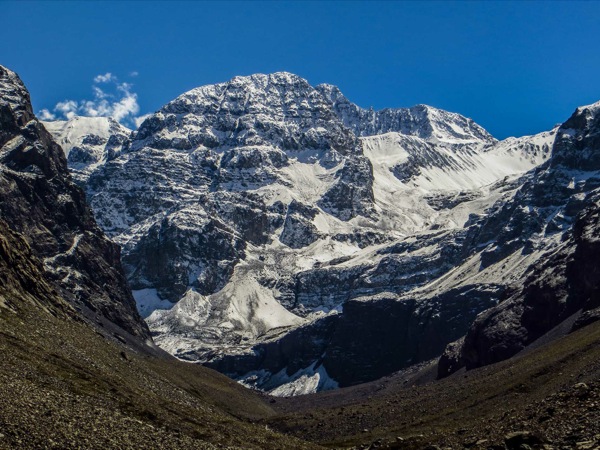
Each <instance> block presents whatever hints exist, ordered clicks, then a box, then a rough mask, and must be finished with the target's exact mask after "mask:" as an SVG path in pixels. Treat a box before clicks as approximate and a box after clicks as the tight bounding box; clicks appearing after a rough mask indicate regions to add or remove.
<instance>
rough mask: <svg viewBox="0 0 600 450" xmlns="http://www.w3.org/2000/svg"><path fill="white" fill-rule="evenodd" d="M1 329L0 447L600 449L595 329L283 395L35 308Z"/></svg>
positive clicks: (4, 315)
mask: <svg viewBox="0 0 600 450" xmlns="http://www.w3.org/2000/svg"><path fill="white" fill-rule="evenodd" d="M0 325H1V326H0V330H2V331H0V351H1V354H2V359H1V362H0V448H1V449H13V448H35V449H39V448H124V449H125V448H131V449H135V448H173V449H179V448H182V449H183V448H215V447H220V448H223V447H229V448H278V449H287V448H290V449H291V448H319V447H328V448H352V447H357V448H406V449H413V448H414V449H418V448H427V447H428V446H429V448H433V449H434V448H436V447H432V445H437V446H439V448H453V449H454V448H485V449H487V448H505V447H504V446H503V445H504V444H503V442H504V440H505V438H506V437H507V435H509V434H510V433H515V432H529V433H531V434H532V435H533V436H532V435H527V434H517V435H514V436H513V441H514V442H517V441H519V440H520V441H522V442H530V443H533V444H535V443H536V442H537V448H548V449H570V448H579V449H592V448H598V445H600V345H599V344H600V323H596V324H592V325H590V326H588V327H586V328H584V329H581V330H579V331H578V332H576V333H573V334H571V335H568V336H566V337H563V338H560V339H558V340H557V341H554V342H551V343H550V344H546V345H543V346H541V347H540V348H538V349H535V350H533V351H530V352H528V353H527V354H523V355H519V356H517V357H515V358H513V359H512V360H509V361H505V362H503V363H499V364H496V365H492V366H488V367H485V368H482V369H478V370H474V371H471V372H461V373H457V374H455V375H453V376H451V377H449V378H447V379H445V380H442V381H436V382H433V381H432V379H433V378H434V377H433V373H434V372H433V369H434V364H433V363H431V364H423V365H422V366H420V367H418V368H413V369H412V370H408V371H405V372H401V373H397V374H395V375H392V376H390V377H387V378H384V379H382V380H379V381H376V382H372V383H368V384H364V385H359V386H355V387H351V388H346V389H341V390H338V391H330V392H323V393H319V394H314V395H308V396H301V397H295V398H288V399H282V398H276V399H275V398H268V397H266V396H262V395H259V394H255V393H254V392H252V391H248V390H245V389H243V388H242V387H241V386H239V385H237V384H236V383H233V382H231V381H230V380H228V379H226V378H225V377H223V376H222V375H220V374H218V373H216V372H213V371H211V370H207V369H205V368H203V367H200V366H197V365H192V364H186V363H181V362H178V361H175V360H173V359H171V358H169V357H165V358H164V359H162V358H158V357H154V356H152V357H151V356H142V355H139V354H136V353H134V352H130V351H128V350H123V349H122V348H121V347H120V346H119V345H117V344H116V343H113V342H109V341H107V340H106V338H105V337H102V336H101V335H100V334H99V333H97V332H94V331H93V330H91V329H90V328H89V327H88V326H86V325H84V324H81V323H77V322H72V321H70V320H64V319H59V318H55V317H52V316H50V315H48V314H45V313H44V314H40V313H39V312H38V311H37V308H34V307H26V308H24V310H23V311H22V312H20V313H19V315H16V314H14V313H12V312H10V311H8V310H5V309H2V310H0ZM528 440H529V441H528ZM513 441H511V442H513ZM542 443H543V444H542ZM511 445H512V444H511ZM543 445H545V447H544V446H543ZM508 448H519V447H518V446H517V447H514V446H512V447H511V446H509V447H508ZM532 448H536V445H533V446H532Z"/></svg>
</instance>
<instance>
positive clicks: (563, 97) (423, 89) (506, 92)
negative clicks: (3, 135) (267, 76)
mask: <svg viewBox="0 0 600 450" xmlns="http://www.w3.org/2000/svg"><path fill="white" fill-rule="evenodd" d="M0 8H1V10H2V17H3V20H2V22H3V24H2V27H0V64H2V65H5V66H7V67H9V68H11V69H12V70H15V71H16V72H18V73H19V75H20V76H21V78H22V79H23V80H24V81H25V83H26V85H27V87H28V88H29V90H30V92H31V96H32V101H33V104H34V108H35V109H36V111H40V110H42V109H44V108H45V109H47V110H48V111H49V112H50V113H53V114H55V115H60V114H61V111H63V112H64V111H72V112H75V113H82V112H90V111H96V113H97V114H100V113H101V114H103V113H111V112H115V111H117V113H119V114H125V113H126V114H125V115H124V116H123V120H125V121H129V122H130V123H131V121H132V119H133V117H135V116H140V115H143V114H145V113H149V112H152V111H154V110H156V109H158V108H160V107H161V106H162V105H163V104H165V103H166V102H168V101H170V100H172V99H173V98H175V97H176V96H177V95H179V94H181V93H183V92H185V91H187V90H189V89H191V88H194V87H196V86H201V85H204V84H210V83H217V82H221V81H226V80H228V79H230V78H232V77H233V76H236V75H248V74H252V73H257V72H261V73H269V72H275V71H280V70H285V71H289V72H293V73H297V74H298V75H300V76H302V77H304V78H306V79H307V80H308V81H309V82H310V83H311V84H313V85H316V84H318V83H323V82H327V83H331V84H335V85H337V86H339V87H340V89H341V90H342V92H343V93H344V94H345V95H346V96H347V97H348V98H349V99H350V100H351V101H353V102H355V103H357V104H358V105H360V106H363V107H370V106H372V107H374V108H376V109H379V108H384V107H403V106H412V105H414V104H418V103H425V104H429V105H432V106H436V107H439V108H443V109H447V110H450V111H456V112H459V113H461V114H464V115H466V116H468V117H471V118H473V119H474V120H475V121H476V122H478V123H479V124H481V125H482V126H484V127H485V128H486V129H488V130H489V131H490V132H491V133H492V134H493V135H495V136H496V137H498V138H504V137H506V136H510V135H516V136H519V135H524V134H532V133H536V132H539V131H543V130H546V129H550V128H551V127H552V126H553V125H554V124H555V123H557V122H562V121H564V120H566V119H567V118H568V117H569V115H570V114H571V113H572V112H573V110H574V109H575V107H576V106H579V105H583V104H589V103H593V102H595V101H598V100H600V45H599V44H600V26H599V24H600V3H599V2H581V3H580V2H558V1H549V2H533V1H523V2H509V1H502V2H474V1H469V2H450V1H444V2H435V1H423V2H276V1H272V2H214V3H213V2H180V3H178V2H168V3H161V2H142V1H135V2H116V1H111V2H91V1H88V2H49V1H44V2H39V3H38V2H31V1H26V2H12V1H0ZM107 73H110V74H112V77H110V78H109V79H106V78H103V79H101V80H100V79H98V80H100V81H98V80H97V82H96V83H94V78H95V77H97V76H98V75H105V74H107ZM94 86H95V87H96V88H97V89H99V90H96V91H95V92H94V90H93V87H94ZM68 101H71V102H73V103H68ZM86 101H87V102H88V103H86ZM102 101H104V103H103V105H104V107H103V106H102ZM119 102H121V103H119ZM133 102H134V103H135V104H133ZM57 104H59V105H62V106H60V107H59V108H58V109H55V108H56V105H57ZM86 105H87V106H86ZM119 105H121V106H119ZM88 106H89V108H88ZM94 108H95V109H94ZM111 108H112V109H111ZM119 108H120V109H119ZM127 108H129V109H127ZM136 108H137V109H136ZM134 110H135V111H134Z"/></svg>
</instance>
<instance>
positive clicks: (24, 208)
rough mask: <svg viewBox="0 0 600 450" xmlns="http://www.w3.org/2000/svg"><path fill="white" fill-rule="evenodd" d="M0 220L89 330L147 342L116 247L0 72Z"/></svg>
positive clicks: (24, 97)
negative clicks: (96, 325)
mask: <svg viewBox="0 0 600 450" xmlns="http://www.w3.org/2000/svg"><path fill="white" fill-rule="evenodd" d="M0 217H1V218H2V220H4V222H5V223H6V225H7V226H8V227H9V228H10V229H11V230H12V231H14V232H17V233H20V234H21V235H23V236H24V238H25V240H26V241H27V243H28V245H29V246H30V247H31V252H32V254H33V255H34V256H35V257H36V258H38V259H39V260H41V261H43V264H44V275H45V277H47V279H48V280H49V282H50V283H51V285H52V287H53V288H54V289H56V290H57V291H58V292H59V294H60V295H61V296H62V297H63V298H64V299H65V300H67V301H68V302H69V303H70V304H71V305H73V306H75V307H76V308H79V309H80V310H82V311H83V312H84V313H85V314H87V316H88V318H89V319H91V320H93V321H94V322H96V320H100V319H99V318H100V317H103V318H105V319H107V320H108V321H110V322H112V323H114V324H116V325H117V326H119V327H121V328H122V329H123V330H125V331H126V332H128V333H130V334H132V335H134V336H137V337H138V338H141V339H149V338H150V334H149V331H148V328H147V326H146V324H145V323H144V322H143V321H142V319H141V318H140V316H139V315H138V313H137V311H136V308H135V303H134V300H133V298H132V296H131V292H130V290H129V287H128V285H127V281H126V279H125V276H124V273H123V271H122V269H121V262H120V251H119V247H118V246H116V245H115V244H114V243H112V242H111V241H110V240H108V239H107V238H106V236H105V235H104V234H103V232H102V231H101V230H100V228H98V226H97V225H96V222H95V221H94V218H93V215H92V212H91V210H90V209H89V207H88V206H87V204H86V201H85V195H84V193H83V191H82V190H81V189H80V188H78V187H77V186H76V185H75V184H74V183H73V182H72V181H71V177H70V175H69V172H68V169H67V163H66V159H65V156H64V153H63V150H62V149H61V148H60V146H58V145H57V144H56V143H55V142H54V140H53V139H52V136H51V135H50V134H49V133H48V132H47V131H46V129H45V128H44V126H43V125H42V124H41V123H40V122H39V121H38V120H37V119H36V117H35V116H34V114H33V112H32V109H31V103H30V100H29V94H28V92H27V90H26V89H25V87H24V86H23V83H22V82H21V80H20V79H19V77H18V76H17V75H16V74H15V73H13V72H11V71H10V70H8V69H6V68H4V67H1V66H0Z"/></svg>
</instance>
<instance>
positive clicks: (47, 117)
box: [38, 108, 56, 121]
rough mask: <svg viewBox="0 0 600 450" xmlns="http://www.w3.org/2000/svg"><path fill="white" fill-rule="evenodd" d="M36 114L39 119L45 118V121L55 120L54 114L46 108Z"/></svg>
mask: <svg viewBox="0 0 600 450" xmlns="http://www.w3.org/2000/svg"><path fill="white" fill-rule="evenodd" d="M38 116H39V118H40V119H41V120H47V121H51V120H56V115H55V114H52V113H51V112H50V111H48V110H47V109H46V108H44V109H42V110H41V111H40V112H39V113H38Z"/></svg>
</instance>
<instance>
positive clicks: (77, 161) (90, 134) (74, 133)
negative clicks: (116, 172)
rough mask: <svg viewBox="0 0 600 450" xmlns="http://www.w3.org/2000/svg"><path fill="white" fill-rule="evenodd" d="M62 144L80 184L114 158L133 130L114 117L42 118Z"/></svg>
mask: <svg viewBox="0 0 600 450" xmlns="http://www.w3.org/2000/svg"><path fill="white" fill-rule="evenodd" d="M42 123H43V124H44V126H45V127H46V129H47V130H48V131H49V132H50V133H51V134H52V136H53V137H54V139H55V140H56V142H57V143H58V144H59V145H60V146H61V147H62V148H63V150H64V152H65V156H66V157H67V162H68V164H69V169H70V170H71V173H72V174H73V178H74V179H75V181H76V182H77V183H78V184H80V185H85V183H86V182H87V179H88V177H89V175H90V173H92V172H93V171H94V169H96V168H97V167H98V165H100V164H102V163H104V162H106V161H109V160H111V159H114V158H115V157H116V156H117V155H118V154H119V153H120V152H121V148H122V147H123V145H124V144H125V143H126V142H127V141H128V139H129V135H130V134H131V130H129V129H128V128H125V127H124V126H123V125H121V124H120V123H119V122H117V121H116V120H114V119H113V118H111V117H80V116H75V117H73V118H72V119H69V120H56V121H52V122H42Z"/></svg>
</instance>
